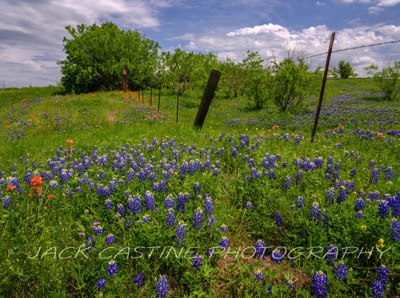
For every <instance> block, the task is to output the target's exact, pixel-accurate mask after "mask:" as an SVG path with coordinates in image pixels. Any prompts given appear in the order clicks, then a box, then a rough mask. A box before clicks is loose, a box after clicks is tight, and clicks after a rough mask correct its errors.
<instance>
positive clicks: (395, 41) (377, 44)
mask: <svg viewBox="0 0 400 298" xmlns="http://www.w3.org/2000/svg"><path fill="white" fill-rule="evenodd" d="M398 42H400V40H392V41H386V42H380V43H373V44H369V45H363V46H357V47H351V48H346V49H339V50H332V53H337V52H344V51H350V50H356V49H362V48H370V47H376V46H381V45H385V44H391V43H398ZM326 54H328V52H324V53H321V54H316V55H312V56H308V57H305V58H304V59H309V58H314V57H318V56H322V55H326Z"/></svg>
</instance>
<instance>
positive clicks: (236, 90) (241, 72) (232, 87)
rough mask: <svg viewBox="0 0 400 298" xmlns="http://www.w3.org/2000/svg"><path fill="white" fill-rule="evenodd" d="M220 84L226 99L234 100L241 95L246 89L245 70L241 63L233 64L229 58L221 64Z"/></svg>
mask: <svg viewBox="0 0 400 298" xmlns="http://www.w3.org/2000/svg"><path fill="white" fill-rule="evenodd" d="M221 71H222V76H221V83H220V85H221V86H222V88H224V92H225V94H226V97H228V98H236V97H238V96H239V95H243V93H244V90H245V89H246V86H247V85H246V83H247V82H246V70H245V69H244V67H243V65H242V64H241V63H235V62H233V61H231V60H230V59H229V58H228V59H227V60H226V61H225V62H222V63H221Z"/></svg>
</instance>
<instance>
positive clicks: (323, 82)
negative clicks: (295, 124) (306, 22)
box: [311, 32, 335, 143]
mask: <svg viewBox="0 0 400 298" xmlns="http://www.w3.org/2000/svg"><path fill="white" fill-rule="evenodd" d="M334 40H335V32H332V35H331V41H330V43H329V49H328V55H327V56H326V63H325V71H324V77H323V79H322V85H321V92H320V94H319V100H318V106H317V111H316V113H315V119H314V126H313V129H312V132H311V143H313V142H314V137H315V132H316V131H317V125H318V118H319V113H320V111H321V106H322V99H323V97H324V90H325V84H326V78H327V76H328V70H329V61H330V60H331V53H332V48H333V41H334Z"/></svg>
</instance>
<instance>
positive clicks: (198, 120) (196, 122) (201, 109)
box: [193, 69, 221, 129]
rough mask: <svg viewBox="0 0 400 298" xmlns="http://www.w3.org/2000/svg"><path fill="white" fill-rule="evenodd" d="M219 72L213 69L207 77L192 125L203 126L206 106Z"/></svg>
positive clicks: (218, 77) (219, 75)
mask: <svg viewBox="0 0 400 298" xmlns="http://www.w3.org/2000/svg"><path fill="white" fill-rule="evenodd" d="M220 77H221V72H220V71H219V70H215V69H213V70H212V71H211V73H210V76H209V78H208V82H207V86H206V89H205V90H204V94H203V98H202V100H201V103H200V106H199V109H198V111H197V115H196V119H195V120H194V123H193V126H194V127H195V128H199V129H201V128H202V127H203V123H204V120H205V119H206V116H207V112H208V108H209V107H210V104H211V100H212V99H213V98H214V94H215V89H217V86H218V82H219V79H220Z"/></svg>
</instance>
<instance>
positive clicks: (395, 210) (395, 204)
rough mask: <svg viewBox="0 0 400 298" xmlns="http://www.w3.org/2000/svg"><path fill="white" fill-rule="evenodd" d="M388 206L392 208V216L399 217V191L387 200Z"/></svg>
mask: <svg viewBox="0 0 400 298" xmlns="http://www.w3.org/2000/svg"><path fill="white" fill-rule="evenodd" d="M389 205H390V208H391V209H392V216H393V217H400V191H399V192H398V193H397V195H396V196H392V197H391V199H390V201H389Z"/></svg>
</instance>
